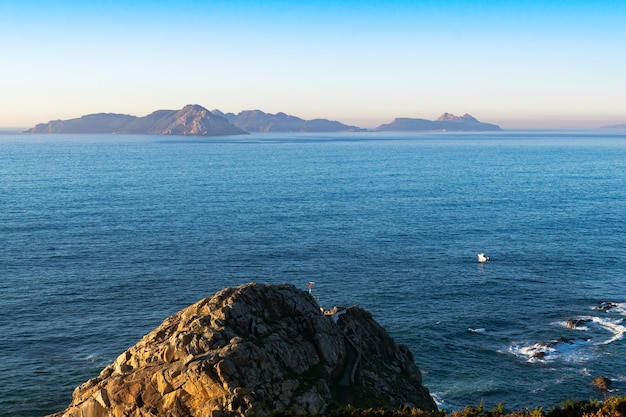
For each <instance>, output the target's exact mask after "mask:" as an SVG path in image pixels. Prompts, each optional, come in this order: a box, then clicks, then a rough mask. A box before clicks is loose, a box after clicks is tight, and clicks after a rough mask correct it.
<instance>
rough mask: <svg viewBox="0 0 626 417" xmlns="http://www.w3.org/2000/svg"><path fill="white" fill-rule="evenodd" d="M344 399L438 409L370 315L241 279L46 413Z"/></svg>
mask: <svg viewBox="0 0 626 417" xmlns="http://www.w3.org/2000/svg"><path fill="white" fill-rule="evenodd" d="M347 405H351V406H353V407H361V408H367V407H377V408H386V409H398V408H400V407H405V406H406V407H413V408H418V409H421V410H424V411H429V412H433V411H436V410H437V405H436V403H435V402H434V400H433V398H432V397H431V396H430V394H429V392H428V390H427V389H426V388H425V387H424V386H423V385H422V375H421V372H420V369H419V368H418V367H417V365H416V364H415V362H414V358H413V354H412V353H411V351H410V350H409V349H408V347H406V346H404V345H399V344H396V343H395V342H394V341H393V340H392V339H391V337H390V336H389V335H388V334H387V332H386V331H385V330H384V329H383V328H382V327H381V326H380V325H379V324H378V323H377V322H376V321H375V320H374V319H373V318H372V315H371V314H370V313H368V312H367V311H365V310H363V309H361V308H359V307H356V306H353V307H349V308H345V307H335V308H333V309H332V310H322V309H321V308H320V306H319V305H318V304H317V302H316V301H315V299H314V298H313V296H312V295H311V294H310V293H309V292H307V291H304V290H300V289H297V288H296V287H294V286H292V285H288V284H279V285H271V284H258V283H250V284H245V285H242V286H239V287H235V288H226V289H224V290H222V291H219V292H218V293H216V294H215V295H213V296H212V297H207V298H205V299H202V300H200V301H198V302H197V303H196V304H193V305H191V306H189V307H187V308H185V309H183V310H181V311H179V312H178V313H176V314H174V315H172V316H170V317H169V318H167V319H166V320H165V321H164V322H163V323H162V324H161V325H160V326H159V327H157V328H156V329H154V330H153V331H151V332H150V333H148V334H147V335H146V336H144V337H143V338H142V339H141V340H140V341H139V342H138V343H137V344H136V345H134V346H133V347H131V348H130V349H128V350H127V351H126V352H123V353H122V354H121V355H120V356H119V357H118V358H117V359H116V360H115V361H114V362H113V363H111V364H110V365H109V366H107V367H105V368H104V369H103V370H102V372H101V373H100V375H98V376H97V377H96V378H93V379H90V380H88V381H86V382H85V383H84V384H82V385H81V386H79V387H78V388H76V389H75V390H74V392H73V399H72V401H71V403H70V404H69V406H68V407H67V409H66V410H64V411H62V412H59V413H56V414H54V415H53V417H78V416H92V417H100V416H102V417H105V416H136V417H139V416H146V417H147V416H170V417H183V416H185V417H189V416H191V417H193V416H214V417H222V416H224V417H225V416H246V415H248V416H252V415H256V416H267V415H285V414H287V415H303V414H308V415H318V413H324V412H326V411H330V410H333V409H337V408H340V407H345V406H347ZM281 413H283V414H281Z"/></svg>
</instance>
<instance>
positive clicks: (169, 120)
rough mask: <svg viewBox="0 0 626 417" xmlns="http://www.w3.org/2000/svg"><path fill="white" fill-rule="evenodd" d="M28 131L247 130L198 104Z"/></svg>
mask: <svg viewBox="0 0 626 417" xmlns="http://www.w3.org/2000/svg"><path fill="white" fill-rule="evenodd" d="M26 133H118V134H151V135H182V136H222V135H243V134H246V133H247V132H245V131H243V130H241V129H239V128H237V127H235V126H233V125H232V124H230V123H229V122H228V120H226V119H225V118H223V117H221V116H217V115H215V114H213V113H211V112H210V111H209V110H207V109H205V108H204V107H202V106H199V105H197V104H193V105H192V104H190V105H187V106H185V107H183V108H182V109H181V110H157V111H155V112H153V113H151V114H149V115H147V116H144V117H136V116H130V115H126V114H115V113H98V114H90V115H87V116H82V117H80V118H78V119H70V120H53V121H50V122H48V123H41V124H38V125H36V126H35V127H34V128H32V129H29V130H27V131H26Z"/></svg>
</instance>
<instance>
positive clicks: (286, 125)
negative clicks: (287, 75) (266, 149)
mask: <svg viewBox="0 0 626 417" xmlns="http://www.w3.org/2000/svg"><path fill="white" fill-rule="evenodd" d="M213 114H215V115H218V116H222V117H224V118H226V119H227V120H228V121H229V122H230V123H232V124H233V125H234V126H237V127H238V128H240V129H242V130H245V131H247V132H362V131H365V130H366V129H362V128H360V127H356V126H349V125H345V124H343V123H340V122H337V121H334V120H327V119H313V120H304V119H301V118H299V117H296V116H290V115H288V114H285V113H276V114H270V113H265V112H262V111H261V110H245V111H242V112H240V113H238V114H234V113H222V112H221V111H219V110H213Z"/></svg>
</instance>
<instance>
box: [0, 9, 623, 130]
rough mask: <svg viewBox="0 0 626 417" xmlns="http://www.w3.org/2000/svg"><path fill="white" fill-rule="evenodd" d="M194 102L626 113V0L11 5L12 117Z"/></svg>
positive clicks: (376, 121)
mask: <svg viewBox="0 0 626 417" xmlns="http://www.w3.org/2000/svg"><path fill="white" fill-rule="evenodd" d="M186 104H200V105H202V106H204V107H206V108H208V109H211V110H213V109H219V110H221V111H223V112H233V113H238V112H240V111H242V110H254V109H260V110H263V111H265V112H267V113H277V112H285V113H288V114H292V115H295V116H298V117H301V118H304V119H313V118H327V119H331V120H339V121H341V122H343V123H347V124H353V125H357V126H360V127H375V126H378V125H380V124H382V123H389V122H390V121H392V120H393V119H394V118H396V117H415V118H424V119H431V120H432V119H435V118H437V117H439V116H440V115H441V114H442V113H444V112H448V113H454V114H457V115H463V114H465V113H469V114H471V115H473V116H474V117H476V118H478V119H479V120H481V121H484V122H489V123H496V124H499V125H500V126H501V127H503V128H510V129H517V128H588V127H598V126H602V125H607V124H618V123H626V1H624V0H619V1H602V0H600V1H576V0H571V1H549V0H546V1H524V0H516V1H486V0H485V1H445V0H443V1H428V0H424V1H399V0H388V1H368V0H359V1H340V0H335V1H299V2H298V1H294V0H291V1H278V0H262V1H245V0H230V1H192V0H176V1H164V0H150V1H139V0H128V1H123V2H122V1H119V2H118V1H104V0H102V1H89V0H81V1H73V0H72V1H70V0H47V1H30V0H17V1H14V0H0V127H32V126H34V125H35V124H36V123H42V122H47V121H49V120H56V119H70V118H76V117H80V116H82V115H85V114H91V113H100V112H106V113H124V114H132V115H136V116H145V115H147V114H149V113H151V112H153V111H155V110H158V109H179V108H182V107H183V106H185V105H186Z"/></svg>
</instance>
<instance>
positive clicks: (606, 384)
mask: <svg viewBox="0 0 626 417" xmlns="http://www.w3.org/2000/svg"><path fill="white" fill-rule="evenodd" d="M591 385H593V386H594V387H596V388H598V389H600V390H602V391H606V390H608V389H609V388H611V380H610V379H609V378H607V377H605V376H602V375H600V376H599V377H597V378H596V379H594V380H593V381H591Z"/></svg>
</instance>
